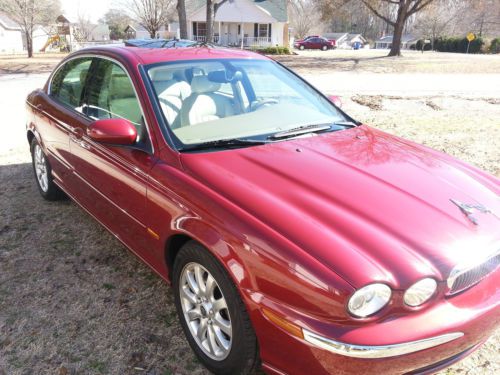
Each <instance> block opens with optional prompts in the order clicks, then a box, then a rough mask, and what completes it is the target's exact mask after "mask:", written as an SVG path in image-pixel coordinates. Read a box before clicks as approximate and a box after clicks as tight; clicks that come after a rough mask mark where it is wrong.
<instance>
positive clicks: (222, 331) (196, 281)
mask: <svg viewBox="0 0 500 375" xmlns="http://www.w3.org/2000/svg"><path fill="white" fill-rule="evenodd" d="M179 293H180V301H181V306H182V312H183V315H184V319H185V320H186V322H187V325H188V327H189V331H190V332H191V335H192V337H193V338H194V340H195V342H196V344H197V345H198V346H199V347H200V349H201V350H202V351H203V353H205V354H206V355H207V356H208V357H210V358H212V359H214V360H216V361H222V360H224V359H225V358H226V357H227V356H228V355H229V352H230V351H231V345H232V325H231V317H230V315H229V310H228V307H227V303H226V299H225V298H224V296H223V294H222V290H221V289H220V287H219V285H218V284H217V281H216V280H215V278H214V277H213V276H212V275H211V274H210V272H208V271H207V269H206V268H205V267H203V266H202V265H201V264H198V263H195V262H191V263H188V264H186V266H185V267H184V269H183V270H182V273H181V276H180V283H179Z"/></svg>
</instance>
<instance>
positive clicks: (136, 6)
mask: <svg viewBox="0 0 500 375" xmlns="http://www.w3.org/2000/svg"><path fill="white" fill-rule="evenodd" d="M128 5H129V6H130V9H131V10H132V13H133V14H134V16H135V18H136V20H137V21H138V22H139V23H140V24H141V25H142V26H144V28H145V29H146V30H147V31H148V32H149V35H150V37H151V38H156V35H157V33H158V31H159V30H160V29H161V27H162V26H164V25H166V24H167V21H168V18H169V14H170V6H171V5H172V0H128Z"/></svg>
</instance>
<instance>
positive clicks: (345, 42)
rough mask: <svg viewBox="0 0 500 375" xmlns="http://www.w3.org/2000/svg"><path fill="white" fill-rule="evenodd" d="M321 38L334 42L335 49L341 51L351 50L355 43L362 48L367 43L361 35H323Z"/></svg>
mask: <svg viewBox="0 0 500 375" xmlns="http://www.w3.org/2000/svg"><path fill="white" fill-rule="evenodd" d="M323 37H324V38H326V39H329V40H335V45H336V47H337V48H341V49H351V48H352V47H353V45H354V43H356V42H358V43H361V45H362V46H364V45H365V44H366V43H367V40H366V39H365V38H364V37H363V35H361V34H351V33H325V34H323Z"/></svg>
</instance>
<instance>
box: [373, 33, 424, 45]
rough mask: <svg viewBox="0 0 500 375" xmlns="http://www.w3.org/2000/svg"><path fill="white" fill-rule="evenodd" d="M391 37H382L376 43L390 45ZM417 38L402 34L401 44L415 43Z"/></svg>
mask: <svg viewBox="0 0 500 375" xmlns="http://www.w3.org/2000/svg"><path fill="white" fill-rule="evenodd" d="M392 38H393V36H392V35H386V36H383V37H382V38H380V39H378V40H377V43H392ZM417 40H418V38H416V37H414V36H413V35H410V34H404V35H402V36H401V43H408V42H412V41H417Z"/></svg>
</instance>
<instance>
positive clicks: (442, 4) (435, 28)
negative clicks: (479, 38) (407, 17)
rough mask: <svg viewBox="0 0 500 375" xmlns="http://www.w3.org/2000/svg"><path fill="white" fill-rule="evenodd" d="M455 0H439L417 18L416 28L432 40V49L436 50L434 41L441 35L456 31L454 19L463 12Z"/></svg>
mask: <svg viewBox="0 0 500 375" xmlns="http://www.w3.org/2000/svg"><path fill="white" fill-rule="evenodd" d="M455 3H456V2H454V1H453V0H451V1H450V0H437V1H436V2H435V3H433V4H430V5H429V6H428V7H427V8H426V9H425V10H424V11H422V12H421V13H420V14H419V16H418V18H417V19H416V20H415V24H414V27H415V30H417V31H418V32H419V34H420V35H422V36H424V37H427V38H429V39H430V41H431V49H432V50H434V41H435V40H436V39H437V38H439V37H440V36H444V35H449V34H451V33H453V32H454V25H453V24H454V21H456V20H457V17H458V16H459V14H461V12H462V8H461V7H457V6H456V5H457V4H455Z"/></svg>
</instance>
